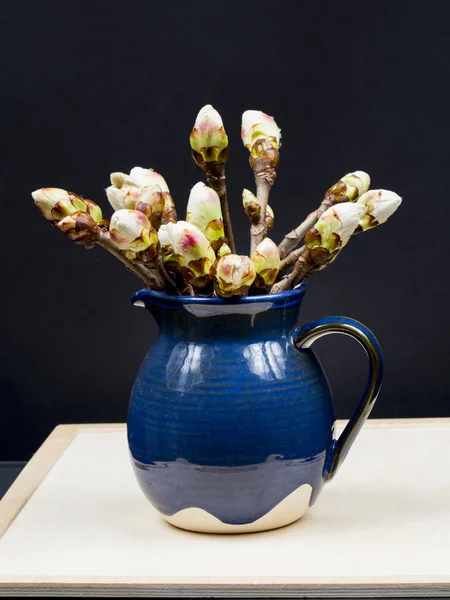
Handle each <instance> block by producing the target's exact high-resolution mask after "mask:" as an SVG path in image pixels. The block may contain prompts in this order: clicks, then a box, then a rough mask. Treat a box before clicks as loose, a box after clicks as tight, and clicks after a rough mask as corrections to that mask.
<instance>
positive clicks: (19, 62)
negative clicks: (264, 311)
mask: <svg viewBox="0 0 450 600" xmlns="http://www.w3.org/2000/svg"><path fill="white" fill-rule="evenodd" d="M449 26H450V2H447V1H446V0H443V1H441V2H433V1H426V2H425V1H423V2H419V3H414V2H410V1H407V2H402V1H380V0H378V1H372V2H362V1H359V2H347V1H343V0H340V1H339V2H336V1H333V2H322V1H318V0H315V1H310V2H302V1H298V2H291V1H286V0H284V1H280V2H270V3H269V2H261V1H259V2H256V1H252V2H249V1H244V0H240V1H228V2H221V3H219V2H203V1H195V0H191V1H185V2H183V1H178V2H176V1H168V0H166V1H164V2H160V1H157V0H147V1H141V2H138V1H135V0H128V1H127V2H117V3H110V2H96V1H92V2H84V1H81V0H79V1H77V2H61V1H50V0H45V1H43V0H41V1H39V2H37V1H19V0H15V1H12V0H8V1H4V2H3V3H2V19H1V21H0V44H1V61H2V74H3V77H2V89H1V104H0V116H1V119H2V130H3V134H4V140H3V142H4V143H3V144H2V152H3V159H2V161H1V163H0V177H1V210H2V219H1V225H0V226H1V239H2V241H3V242H4V244H3V250H2V281H3V282H4V285H3V286H2V294H1V298H2V304H3V305H2V317H3V327H4V335H3V340H4V343H3V345H2V346H3V347H2V360H1V370H2V374H1V387H2V390H1V400H0V409H1V413H0V459H3V460H6V459H15V460H20V459H27V458H29V457H30V455H31V454H32V452H34V451H35V450H36V449H37V447H38V445H39V444H40V443H41V442H42V441H43V439H44V438H45V436H46V435H47V434H48V433H49V432H50V430H51V429H52V428H53V426H55V425H56V424H58V423H67V422H71V423H72V422H112V421H124V420H125V418H126V410H127V401H128V395H129V391H130V388H131V385H132V382H133V379H134V376H135V374H136V371H137V369H138V367H139V364H140V361H141V360H142V358H143V356H144V354H145V352H146V350H147V348H148V346H149V344H150V343H151V341H152V340H153V339H154V338H155V336H156V333H157V332H156V326H155V324H154V323H153V322H152V318H151V316H150V315H149V314H147V313H145V312H144V311H143V310H142V309H136V308H133V307H132V306H131V304H130V303H129V298H130V296H131V294H132V292H133V291H135V290H136V289H137V288H138V287H139V284H138V280H135V279H134V278H133V276H132V275H131V274H129V273H127V272H126V271H125V270H124V269H123V268H122V267H121V266H120V265H119V263H117V262H116V261H115V260H114V259H112V258H110V256H109V255H106V253H104V252H103V251H101V249H94V250H91V251H85V250H84V249H83V248H82V247H79V246H75V245H72V244H70V243H69V242H68V241H67V240H66V239H65V238H64V237H63V236H62V235H59V234H58V232H57V231H56V230H53V229H52V228H51V227H50V226H49V225H48V224H47V223H45V222H44V220H43V218H42V217H41V216H40V215H39V213H38V211H37V210H36V209H35V208H34V207H33V204H32V199H31V197H30V192H31V191H32V190H34V189H36V188H38V187H41V186H55V187H63V188H65V189H70V190H72V191H77V192H79V193H81V194H83V195H84V196H85V197H88V198H92V199H93V200H96V201H99V202H100V203H101V204H102V206H103V208H104V209H107V202H106V198H105V196H104V192H103V188H105V187H106V186H107V185H108V178H109V173H110V172H111V171H128V170H129V169H130V168H131V167H133V166H135V165H141V166H146V167H150V166H151V167H153V168H155V169H156V170H157V171H159V172H161V173H163V174H164V176H165V177H166V179H167V181H168V183H169V185H170V188H171V191H172V193H173V196H174V198H175V200H176V202H177V206H178V210H179V213H180V214H182V213H183V212H184V207H185V205H186V202H187V197H188V191H189V189H190V187H192V185H194V184H195V183H196V182H197V181H199V180H201V178H202V173H201V172H200V171H199V170H198V169H197V168H196V167H195V165H194V164H193V162H192V160H191V158H190V152H189V143H188V136H189V133H190V129H191V127H192V124H193V121H194V119H195V116H196V114H197V111H198V110H199V108H201V106H203V105H204V104H207V103H212V104H213V105H214V106H215V107H216V108H217V109H218V110H219V111H220V113H221V114H222V116H223V118H224V122H225V126H226V129H227V132H228V134H229V138H230V154H231V156H230V161H229V163H228V189H229V197H230V199H231V212H232V218H233V222H234V228H235V234H236V238H237V244H238V249H239V250H240V251H241V252H248V249H247V243H248V223H247V221H246V218H245V216H244V215H243V213H242V210H241V204H240V194H241V190H242V188H243V187H244V186H245V187H252V174H251V171H250V169H249V167H248V164H247V152H246V151H245V150H244V148H243V147H242V146H241V142H240V135H239V129H240V117H241V113H242V112H243V111H244V110H246V109H249V108H252V109H253V108H256V109H262V110H263V111H265V112H267V113H269V114H272V115H274V116H275V117H276V119H277V122H278V124H279V125H280V126H281V128H282V130H283V141H284V146H283V149H282V155H281V165H280V172H279V178H278V180H277V182H276V185H275V187H274V189H273V194H272V196H271V205H272V206H273V207H274V209H275V213H276V225H275V229H274V230H273V237H274V238H275V239H276V240H279V239H280V238H281V237H282V235H283V234H284V233H285V232H286V231H287V230H288V229H289V228H291V227H292V226H293V225H295V224H297V222H299V220H300V218H301V217H302V216H303V215H305V214H306V213H307V212H309V211H310V210H312V209H313V208H315V207H316V205H317V204H318V202H319V200H320V199H321V196H322V194H323V192H324V190H325V189H326V188H327V187H329V185H331V184H333V183H334V182H335V181H336V180H337V179H339V178H340V177H341V176H342V175H344V174H345V173H347V172H348V171H351V170H356V169H363V170H366V171H368V172H369V173H370V174H371V176H372V182H373V187H384V188H388V189H393V190H395V191H397V192H398V193H399V194H400V195H402V196H403V198H404V201H403V204H402V207H401V209H400V211H399V212H398V213H397V214H396V216H395V217H394V218H393V219H392V220H391V221H390V222H389V223H387V224H386V225H384V226H382V227H380V228H379V229H378V230H376V231H372V232H369V233H367V234H364V235H363V236H359V237H358V238H357V239H355V240H354V241H352V243H351V245H350V246H349V247H348V249H346V251H345V252H343V253H342V255H341V256H340V258H339V259H338V261H336V263H335V264H334V265H333V266H332V267H330V268H329V269H327V270H326V271H324V272H323V273H319V274H316V275H315V276H314V277H313V278H311V280H310V283H309V291H308V295H307V298H306V300H305V303H304V308H303V313H302V320H303V321H307V320H311V319H313V318H318V317H320V316H325V315H329V314H344V315H348V316H352V317H354V318H356V319H359V320H361V321H363V322H365V323H366V325H368V326H369V327H370V328H372V329H373V331H374V332H375V334H376V335H377V337H378V338H379V340H380V342H381V345H382V347H383V349H384V354H385V360H386V376H385V384H384V388H383V391H382V394H381V397H380V399H379V401H378V405H377V406H376V408H375V409H374V412H373V416H375V417H419V416H443V415H449V414H450V402H449V401H448V391H447V380H448V377H447V375H448V373H447V371H448V368H446V367H447V365H448V334H449V326H448V316H447V309H448V292H449V280H448V266H447V265H448V256H447V254H448V247H449V246H448V245H449V239H450V238H449V226H448V222H449V218H450V214H449V208H448V203H449V200H448V189H449V183H448V181H449V180H448V173H449V170H448V162H449V159H450V154H449V147H448V132H449V130H450V118H449V111H450V84H449V82H450V80H449V76H450V34H449ZM105 212H107V210H105ZM334 337H336V338H337V339H334ZM334 337H333V338H327V339H326V340H324V341H321V342H319V343H318V344H317V351H318V354H319V356H320V358H321V360H322V362H323V363H324V366H325V367H326V370H327V373H328V375H329V378H330V380H331V383H332V386H333V389H334V392H335V399H336V410H337V415H338V416H340V417H347V416H349V415H350V414H351V412H352V409H353V407H354V405H355V404H356V402H357V399H358V397H359V394H360V393H361V389H362V386H363V382H364V377H365V369H366V361H365V357H364V356H363V353H362V351H361V349H360V348H358V347H355V345H354V342H352V341H351V340H347V339H346V338H342V337H341V336H334Z"/></svg>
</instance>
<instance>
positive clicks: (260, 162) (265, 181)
mask: <svg viewBox="0 0 450 600" xmlns="http://www.w3.org/2000/svg"><path fill="white" fill-rule="evenodd" d="M273 152H276V159H275V160H274V159H270V158H266V157H264V156H260V157H258V158H252V159H251V160H250V162H251V165H252V168H253V173H254V175H255V184H256V198H257V199H258V204H259V205H260V207H261V209H260V213H259V217H258V220H257V221H256V222H253V223H252V226H251V229H250V256H253V253H254V251H255V249H256V246H257V245H258V244H259V243H260V242H262V241H263V239H264V238H265V237H266V235H267V222H266V212H267V204H268V202H269V193H270V188H271V187H272V186H273V184H274V181H275V177H276V176H277V171H276V167H277V164H278V162H277V161H278V151H276V150H275V151H273Z"/></svg>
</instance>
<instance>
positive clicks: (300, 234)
mask: <svg viewBox="0 0 450 600" xmlns="http://www.w3.org/2000/svg"><path fill="white" fill-rule="evenodd" d="M333 204H335V197H334V195H333V194H328V195H327V196H325V198H324V199H323V201H322V203H321V205H320V206H319V208H318V209H317V210H314V211H313V212H312V213H309V215H308V216H307V217H306V219H305V220H304V221H303V223H300V225H299V226H298V227H296V228H295V229H293V230H292V231H290V232H289V233H288V234H286V235H285V236H284V239H283V240H282V241H281V243H280V244H279V245H278V251H279V253H280V258H281V259H282V260H283V259H284V258H285V257H286V256H287V255H288V254H289V252H290V251H291V250H292V249H293V248H295V247H296V246H298V245H299V243H300V242H301V241H302V239H303V238H304V237H305V235H306V234H307V233H308V231H309V230H310V229H311V227H314V225H315V224H316V223H317V221H318V220H319V218H320V217H321V215H322V214H323V213H324V212H325V211H326V210H327V209H328V208H330V206H333Z"/></svg>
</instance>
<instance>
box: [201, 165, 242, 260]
mask: <svg viewBox="0 0 450 600" xmlns="http://www.w3.org/2000/svg"><path fill="white" fill-rule="evenodd" d="M202 168H203V169H204V171H205V173H206V178H207V180H208V185H209V187H210V188H212V189H213V190H214V191H215V192H216V193H217V195H218V196H219V200H220V208H221V210H222V219H223V229H224V232H225V237H226V238H227V240H228V245H229V247H230V249H231V252H232V253H233V254H236V244H235V241H234V236H233V228H232V226H231V218H230V211H229V209H228V201H227V186H226V183H225V164H222V163H206V162H205V163H203V167H202Z"/></svg>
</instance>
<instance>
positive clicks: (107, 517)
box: [0, 419, 450, 597]
mask: <svg viewBox="0 0 450 600" xmlns="http://www.w3.org/2000/svg"><path fill="white" fill-rule="evenodd" d="M341 426H342V424H341ZM2 534H3V536H2V537H1V539H0V595H3V596H5V595H8V596H11V595H16V596H19V595H22V596H25V595H36V596H37V595H59V596H61V595H83V594H86V595H88V596H115V595H116V596H124V595H130V596H147V597H151V596H172V597H182V596H194V597H199V596H209V597H211V596H213V597H214V596H216V597H218V596H226V597H231V596H240V597H242V596H247V597H265V596H268V595H270V596H277V597H299V596H303V597H305V596H306V597H324V596H325V597H333V596H340V597H342V596H346V597H352V596H358V597H361V596H365V597H370V596H385V597H388V596H409V597H411V596H445V595H450V419H428V420H426V419H416V420H395V421H374V420H372V421H369V422H368V423H367V424H366V426H365V428H364V429H363V431H362V433H361V434H360V436H359V438H358V439H357V441H356V443H355V445H354V447H353V448H352V450H351V452H350V454H349V456H348V458H347V460H346V462H345V463H344V465H343V467H342V469H341V470H340V472H339V473H338V475H337V476H336V479H335V480H334V481H333V482H332V483H330V484H329V485H327V486H326V487H325V489H324V490H323V492H322V494H321V496H320V498H319V500H318V502H317V504H316V505H315V506H314V507H313V508H312V509H311V510H310V512H309V513H308V514H307V515H306V516H305V517H303V518H302V519H301V520H300V521H298V522H297V523H296V524H294V525H290V526H289V527H286V528H284V529H278V530H274V531H269V532H264V533H257V534H241V535H231V536H230V535H228V536H220V535H209V534H196V533H189V532H187V531H182V530H178V529H175V528H174V527H172V526H170V525H168V524H167V523H165V522H164V521H163V520H162V519H161V518H160V517H159V515H158V513H157V512H156V510H155V509H153V507H152V506H151V505H150V504H149V502H148V501H147V500H146V499H145V497H144V496H143V494H142V492H141V491H140V489H139V488H138V485H137V483H136V481H135V479H134V475H133V473H132V469H131V464H130V461H129V457H128V448H127V442H126V433H125V426H124V425H63V426H60V427H58V428H56V429H55V431H54V432H53V433H52V434H51V436H50V437H49V438H48V440H47V441H46V442H45V443H44V444H43V446H42V447H41V448H40V450H39V451H38V452H37V453H36V454H35V456H34V457H33V458H32V460H31V461H30V463H29V464H28V465H27V467H26V468H25V469H24V471H23V472H22V473H21V474H20V476H19V478H18V479H17V481H16V482H15V483H14V485H13V486H12V488H11V489H10V490H9V491H8V492H7V494H6V496H5V497H4V499H3V500H2V501H1V502H0V536H1V535H2Z"/></svg>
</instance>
